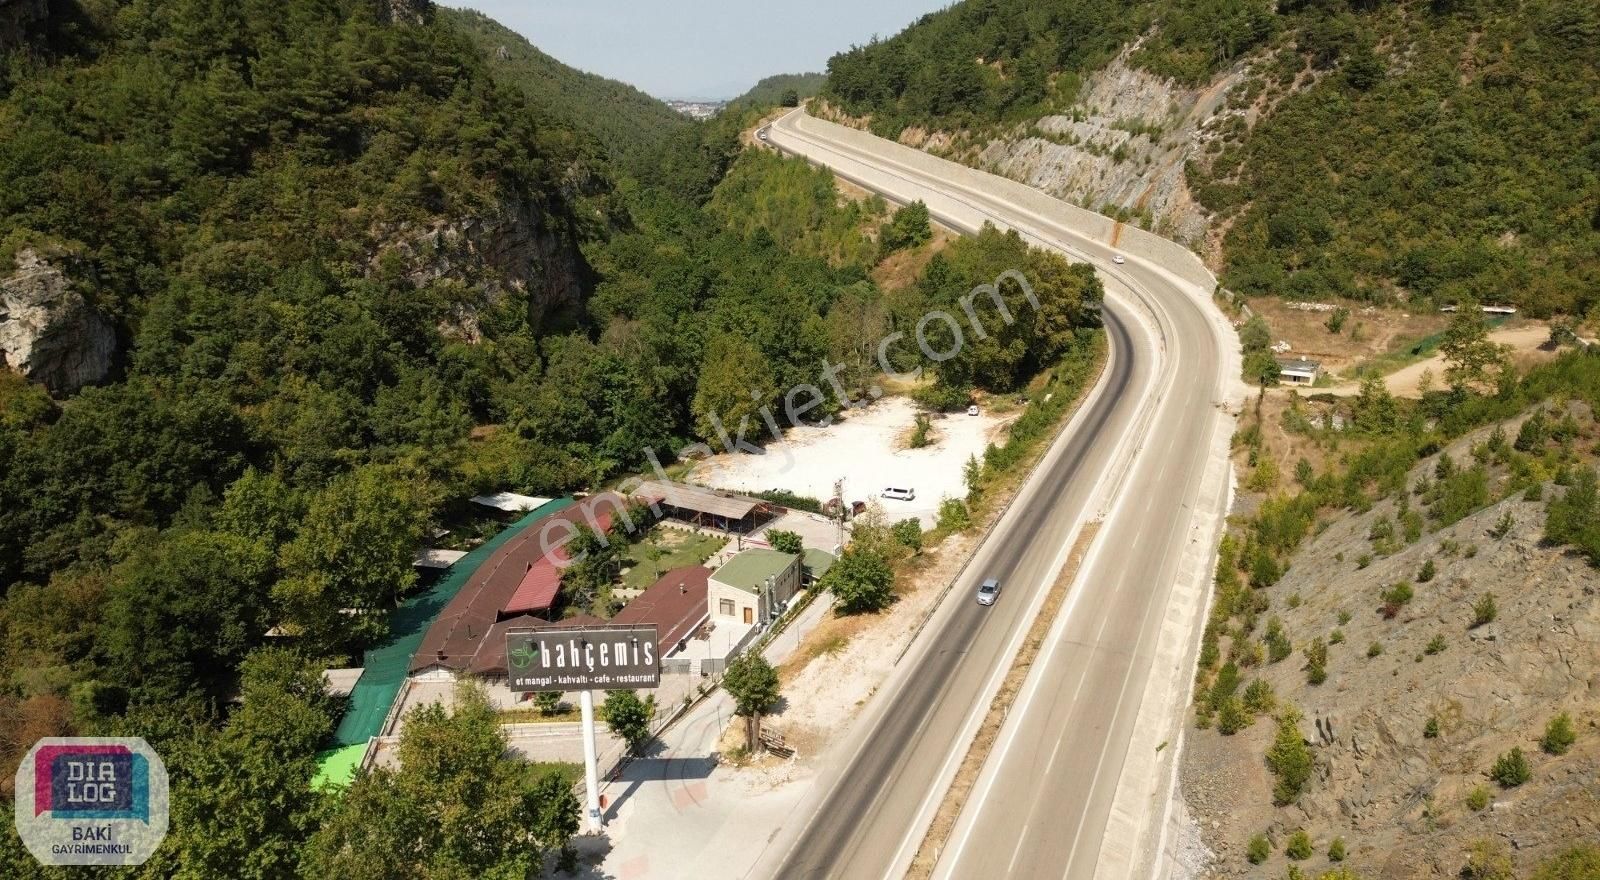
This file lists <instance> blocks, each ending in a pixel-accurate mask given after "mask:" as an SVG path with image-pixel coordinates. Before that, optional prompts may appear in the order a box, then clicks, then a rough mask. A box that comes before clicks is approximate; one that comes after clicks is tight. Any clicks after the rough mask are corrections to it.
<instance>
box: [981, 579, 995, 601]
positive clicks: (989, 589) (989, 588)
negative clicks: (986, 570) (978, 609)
mask: <svg viewBox="0 0 1600 880" xmlns="http://www.w3.org/2000/svg"><path fill="white" fill-rule="evenodd" d="M998 598H1000V582H999V581H998V580H996V579H994V578H988V579H987V580H985V581H984V582H983V583H981V584H979V585H978V604H979V605H993V604H994V600H996V599H998Z"/></svg>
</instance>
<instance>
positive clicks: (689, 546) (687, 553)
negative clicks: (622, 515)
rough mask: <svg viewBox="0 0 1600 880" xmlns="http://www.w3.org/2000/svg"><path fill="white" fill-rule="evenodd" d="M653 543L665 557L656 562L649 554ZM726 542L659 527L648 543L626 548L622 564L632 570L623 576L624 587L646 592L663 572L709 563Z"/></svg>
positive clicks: (646, 537)
mask: <svg viewBox="0 0 1600 880" xmlns="http://www.w3.org/2000/svg"><path fill="white" fill-rule="evenodd" d="M652 543H653V544H654V545H655V546H656V547H657V548H659V549H660V550H661V558H660V559H658V560H655V561H654V562H652V561H651V559H650V555H649V547H650V546H651V544H652ZM724 543H726V540H725V539H723V538H714V537H711V536H710V535H702V534H699V533H698V532H685V531H683V530H681V529H666V528H662V527H660V526H657V527H655V528H653V529H651V530H650V532H649V534H647V535H646V536H645V540H643V541H639V542H637V543H634V544H629V545H628V546H627V547H625V548H623V551H622V564H623V565H624V566H631V568H629V569H628V570H627V572H625V573H624V574H623V575H622V585H623V586H624V587H626V588H628V589H630V590H642V589H644V588H645V587H648V586H650V585H651V584H653V583H655V582H656V579H657V578H659V577H661V575H662V573H663V572H668V571H671V570H673V569H674V568H678V567H680V566H684V565H699V564H700V563H702V562H705V561H706V560H707V559H710V558H711V554H713V553H715V552H717V551H718V550H719V549H721V548H722V545H723V544H724Z"/></svg>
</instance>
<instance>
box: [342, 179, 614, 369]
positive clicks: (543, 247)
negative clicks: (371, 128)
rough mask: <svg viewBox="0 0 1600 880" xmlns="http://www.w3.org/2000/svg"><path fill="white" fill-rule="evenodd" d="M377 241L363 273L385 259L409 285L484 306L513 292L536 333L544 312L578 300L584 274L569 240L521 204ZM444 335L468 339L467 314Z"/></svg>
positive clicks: (472, 334) (471, 322)
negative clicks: (473, 294) (469, 295)
mask: <svg viewBox="0 0 1600 880" xmlns="http://www.w3.org/2000/svg"><path fill="white" fill-rule="evenodd" d="M374 240H376V241H378V242H379V245H378V248H377V250H376V252H375V253H374V254H373V256H372V259H371V261H370V266H371V268H373V269H376V268H377V267H378V266H379V265H380V264H382V263H384V262H386V261H388V260H393V259H398V260H399V261H400V271H401V272H402V274H403V275H404V277H405V278H406V279H407V280H408V281H410V282H411V283H412V284H415V285H417V286H418V287H422V286H425V285H428V284H431V283H433V282H435V281H440V280H446V279H449V280H455V281H460V282H462V283H464V284H466V285H467V286H468V287H471V288H474V289H477V290H478V291H480V293H481V299H482V301H483V302H484V303H485V304H488V303H493V302H497V301H499V300H500V299H501V298H503V297H504V296H505V295H506V294H507V293H509V292H512V291H516V292H518V293H522V294H525V295H526V296H527V299H528V320H529V323H530V324H531V325H532V326H534V327H537V326H538V325H539V322H540V320H541V319H542V318H543V317H544V316H545V315H547V314H549V313H550V312H552V311H556V310H559V309H562V308H566V307H570V306H576V305H577V304H578V303H579V302H580V301H581V299H582V292H583V278H584V273H585V272H586V271H587V267H586V265H585V264H584V261H583V257H582V255H581V254H580V253H579V252H578V249H577V246H576V245H575V244H573V242H572V241H571V240H570V238H568V237H566V236H563V235H562V234H560V233H559V232H557V230H555V229H553V228H552V225H551V222H550V218H549V217H548V215H547V214H546V213H545V212H544V211H543V210H542V209H540V208H539V207H538V206H537V205H535V204H533V203H531V202H529V201H520V200H519V201H508V202H504V203H502V204H501V205H500V207H499V208H498V210H496V211H493V212H487V213H484V214H480V215H477V216H472V217H464V218H440V219H436V220H434V221H432V222H430V223H427V224H425V225H420V224H412V223H404V224H400V225H398V226H396V227H394V228H391V229H387V230H379V231H378V234H377V235H375V236H374ZM454 324H455V326H454V327H451V328H446V329H448V330H451V331H454V332H456V333H457V335H461V336H464V337H466V338H467V339H469V340H472V341H475V339H476V335H477V332H476V320H475V316H474V315H473V314H472V313H471V310H470V309H464V310H462V311H461V312H460V313H459V314H457V315H456V318H455V321H454Z"/></svg>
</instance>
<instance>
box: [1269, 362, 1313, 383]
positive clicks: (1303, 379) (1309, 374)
mask: <svg viewBox="0 0 1600 880" xmlns="http://www.w3.org/2000/svg"><path fill="white" fill-rule="evenodd" d="M1321 375H1322V364H1321V363H1319V362H1317V361H1313V360H1307V359H1305V358H1296V359H1294V360H1280V361H1278V382H1279V383H1281V384H1284V385H1314V384H1316V381H1317V378H1318V377H1319V376H1321Z"/></svg>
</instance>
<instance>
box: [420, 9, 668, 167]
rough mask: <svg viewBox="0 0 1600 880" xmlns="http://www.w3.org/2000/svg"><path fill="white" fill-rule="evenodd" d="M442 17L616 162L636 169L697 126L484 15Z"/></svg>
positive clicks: (453, 12) (447, 12) (444, 12)
mask: <svg viewBox="0 0 1600 880" xmlns="http://www.w3.org/2000/svg"><path fill="white" fill-rule="evenodd" d="M438 14H439V15H440V16H441V17H442V18H444V19H446V20H447V21H449V22H451V23H452V24H454V25H455V26H456V27H457V28H458V29H460V30H461V31H462V32H463V33H465V34H466V35H467V36H468V37H470V38H471V39H472V41H473V43H474V44H476V45H477V46H478V48H479V49H480V50H481V51H482V52H483V54H484V57H485V59H486V63H487V64H488V65H489V68H490V69H491V70H492V71H493V72H494V73H495V75H496V76H498V77H500V78H502V79H503V80H505V81H507V82H510V83H514V84H515V85H516V86H517V87H518V88H520V89H521V90H522V92H523V93H524V94H526V95H527V96H528V99H529V100H530V101H531V102H532V103H533V104H534V105H535V106H538V107H541V108H544V109H546V110H548V111H550V112H553V113H555V114H558V115H559V116H561V117H562V119H561V122H562V124H571V125H572V126H575V127H577V128H578V129H580V130H582V131H584V132H585V133H587V134H588V135H590V136H591V137H592V138H593V139H594V141H595V143H597V144H598V145H600V146H601V147H602V148H603V149H604V150H605V151H606V152H607V153H609V154H610V155H611V156H612V157H613V158H616V159H618V160H621V161H623V162H625V163H628V164H632V163H633V162H635V161H637V160H638V159H639V158H641V156H642V155H643V154H648V153H654V152H659V151H660V150H661V149H663V148H664V147H665V145H666V143H667V139H668V138H670V137H671V136H672V135H673V133H674V132H679V131H681V130H683V129H685V128H687V127H688V126H689V125H691V124H692V123H691V122H690V120H688V119H687V118H685V117H684V116H683V115H682V114H680V113H678V112H677V111H675V110H673V109H672V108H671V107H669V106H667V104H666V102H665V101H660V100H657V99H656V98H653V97H651V96H650V95H647V94H645V93H644V92H642V91H640V90H639V89H637V88H634V87H633V86H631V85H628V84H627V83H624V82H619V81H617V80H614V79H607V78H606V77H603V76H600V75H599V74H595V73H588V72H585V71H582V70H578V69H577V68H575V67H572V66H570V65H567V64H563V63H562V62H560V61H558V60H556V59H555V58H552V57H551V56H549V55H547V54H545V53H544V52H542V51H540V50H539V49H538V48H537V47H535V46H534V45H533V44H532V43H530V42H528V40H527V38H525V37H523V36H522V35H521V34H518V33H517V32H516V31H513V30H511V29H510V28H508V27H506V26H505V25H503V24H501V23H499V22H497V21H495V20H494V19H492V18H489V17H488V16H486V15H484V14H483V13H481V12H478V11H476V10H472V9H448V8H445V7H439V9H438Z"/></svg>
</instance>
